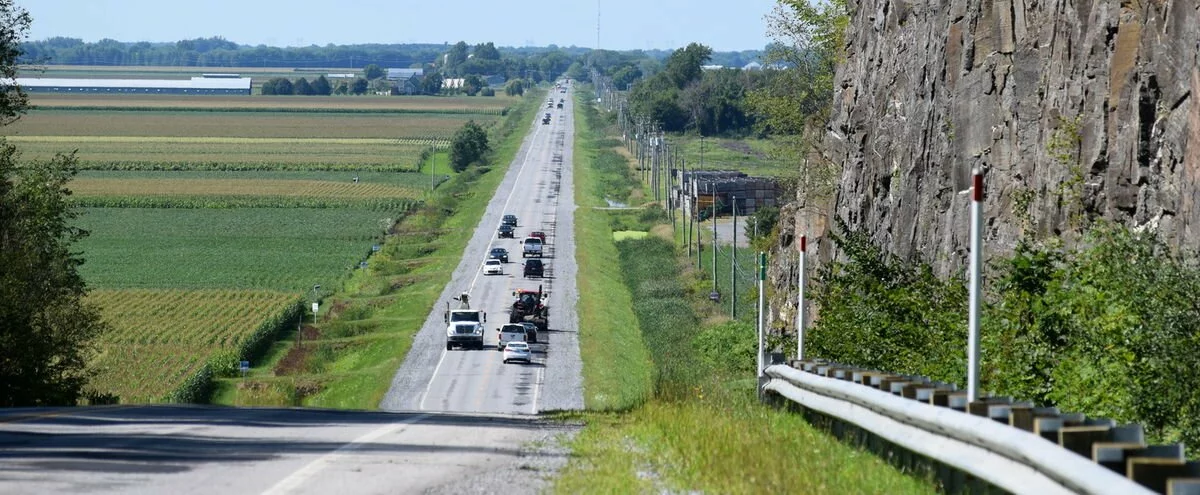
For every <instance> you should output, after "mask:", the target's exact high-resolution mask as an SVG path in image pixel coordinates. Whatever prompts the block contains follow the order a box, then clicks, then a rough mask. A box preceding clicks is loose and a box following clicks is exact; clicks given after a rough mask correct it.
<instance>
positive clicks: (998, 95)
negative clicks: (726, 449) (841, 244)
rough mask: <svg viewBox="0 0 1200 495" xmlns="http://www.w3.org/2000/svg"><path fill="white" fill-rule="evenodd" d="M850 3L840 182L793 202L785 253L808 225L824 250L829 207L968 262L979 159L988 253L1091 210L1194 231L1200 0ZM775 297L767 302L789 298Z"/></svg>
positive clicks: (1188, 240) (1198, 176)
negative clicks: (827, 193)
mask: <svg viewBox="0 0 1200 495" xmlns="http://www.w3.org/2000/svg"><path fill="white" fill-rule="evenodd" d="M850 7H851V11H852V18H851V25H850V29H849V32H848V33H847V38H846V40H847V42H846V47H845V48H846V58H845V61H844V63H843V64H842V65H841V66H840V67H839V68H838V72H837V77H836V84H837V87H836V90H837V96H836V98H835V103H834V110H833V118H832V122H831V124H830V126H829V129H828V133H827V137H826V138H825V143H826V144H827V155H826V158H827V159H828V160H830V161H831V163H833V164H834V166H836V167H838V168H839V169H840V179H839V181H838V182H839V183H838V184H837V186H838V187H837V192H836V194H835V195H834V197H832V198H829V199H828V200H826V201H825V202H824V204H820V203H814V202H811V201H810V202H809V204H804V205H801V206H794V207H793V208H790V209H788V210H786V211H788V212H790V213H789V214H790V218H792V219H794V220H795V224H794V225H795V230H794V231H793V232H785V235H784V239H782V244H783V247H782V248H781V250H780V251H781V254H783V253H791V254H790V255H789V256H786V257H778V258H777V259H780V260H781V261H782V259H783V258H787V259H789V260H790V258H792V257H793V256H794V252H795V249H796V243H794V242H791V240H792V238H793V237H792V235H800V234H803V233H806V234H807V235H808V236H809V237H810V239H812V238H816V239H817V241H818V242H817V244H816V245H817V246H818V247H819V249H820V250H821V252H820V253H819V254H818V256H819V257H820V258H822V259H826V260H827V259H829V257H830V256H831V253H830V251H831V250H830V245H829V242H828V241H827V240H825V239H824V238H823V237H824V235H825V234H827V233H828V229H829V228H830V226H831V224H832V223H833V222H832V218H833V216H834V215H836V216H839V217H841V218H843V219H845V220H846V221H847V222H848V224H849V225H850V226H852V227H860V226H861V227H865V228H866V229H868V230H869V231H870V232H872V234H873V236H874V237H875V239H877V240H878V241H880V242H881V243H882V244H883V245H885V246H887V247H888V249H890V250H891V251H892V252H894V253H896V254H898V255H901V256H905V257H915V256H919V257H921V258H922V259H924V260H926V261H928V262H930V263H932V264H934V265H935V266H936V267H937V270H938V271H939V272H940V273H942V274H947V273H953V272H956V271H959V270H962V269H963V266H964V264H965V260H966V248H967V244H968V240H969V234H970V230H969V225H968V221H969V218H970V215H969V209H968V208H969V201H970V196H969V195H967V194H965V192H966V191H967V190H968V188H969V187H970V186H969V181H970V175H971V173H972V170H974V169H981V170H983V171H984V173H985V176H986V187H985V190H986V193H987V194H986V199H985V208H986V210H985V211H986V213H985V215H986V220H985V231H986V233H985V235H986V237H985V239H986V242H987V249H988V250H989V252H990V253H1003V252H1007V251H1010V250H1011V249H1012V247H1013V246H1015V244H1016V242H1017V241H1018V239H1020V238H1021V237H1023V236H1029V237H1033V238H1039V239H1045V238H1047V237H1052V236H1055V237H1060V238H1064V239H1065V240H1066V241H1067V242H1071V241H1072V239H1074V238H1075V236H1076V234H1077V233H1078V232H1079V231H1081V230H1082V229H1084V228H1086V226H1087V224H1088V222H1090V221H1091V220H1093V219H1095V218H1099V217H1103V218H1108V219H1112V220H1114V221H1117V222H1120V223H1123V224H1126V225H1129V226H1131V227H1135V228H1149V229H1154V230H1156V231H1158V232H1159V233H1160V234H1161V235H1162V237H1163V238H1164V239H1166V240H1167V241H1168V243H1170V244H1171V245H1174V246H1177V247H1183V248H1188V249H1195V248H1198V247H1200V1H1198V0H1123V1H1117V0H1103V1H1097V0H1073V1H1067V0H972V1H968V0H929V1H916V0H851V1H850ZM785 218H787V217H785ZM785 225H787V224H785ZM785 230H786V229H785ZM788 234H791V235H788ZM790 265H791V262H790V261H789V263H786V264H780V265H779V266H777V267H775V269H774V270H773V272H774V274H775V278H774V280H775V286H776V289H777V291H776V292H777V293H778V294H780V296H783V295H785V294H786V295H789V296H790V295H791V294H793V293H794V292H793V291H791V290H788V287H789V285H790V284H789V283H788V282H791V284H794V281H795V276H794V275H788V273H790V269H791V266H790ZM791 286H792V287H794V285H791ZM777 301H778V303H779V304H776V305H773V306H775V307H776V310H775V314H776V317H777V318H778V317H780V316H784V314H786V313H789V312H790V311H792V308H791V307H790V306H789V304H788V303H786V300H777ZM793 314H794V313H793ZM784 321H786V318H785V319H784Z"/></svg>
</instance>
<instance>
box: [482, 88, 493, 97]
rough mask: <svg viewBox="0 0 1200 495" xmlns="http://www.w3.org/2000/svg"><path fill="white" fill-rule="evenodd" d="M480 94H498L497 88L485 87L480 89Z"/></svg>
mask: <svg viewBox="0 0 1200 495" xmlns="http://www.w3.org/2000/svg"><path fill="white" fill-rule="evenodd" d="M479 96H496V90H494V89H492V88H483V89H481V90H479Z"/></svg>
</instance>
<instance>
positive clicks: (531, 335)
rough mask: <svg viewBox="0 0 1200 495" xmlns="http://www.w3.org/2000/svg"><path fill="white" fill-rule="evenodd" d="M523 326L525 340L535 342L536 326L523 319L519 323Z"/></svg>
mask: <svg viewBox="0 0 1200 495" xmlns="http://www.w3.org/2000/svg"><path fill="white" fill-rule="evenodd" d="M520 325H521V326H523V327H525V342H529V343H532V344H536V343H537V341H538V327H537V325H536V324H534V323H533V322H531V321H523V322H521V323H520Z"/></svg>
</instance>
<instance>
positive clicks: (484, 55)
mask: <svg viewBox="0 0 1200 495" xmlns="http://www.w3.org/2000/svg"><path fill="white" fill-rule="evenodd" d="M471 53H472V55H474V56H475V58H477V59H479V60H500V50H497V49H496V45H495V44H493V43H492V42H491V41H489V42H487V43H480V44H478V45H475V49H474V50H472V52H471Z"/></svg>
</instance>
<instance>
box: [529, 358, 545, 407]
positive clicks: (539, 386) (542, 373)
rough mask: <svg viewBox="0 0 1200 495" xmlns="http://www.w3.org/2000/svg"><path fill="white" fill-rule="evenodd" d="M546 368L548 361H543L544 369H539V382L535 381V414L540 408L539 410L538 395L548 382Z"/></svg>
mask: <svg viewBox="0 0 1200 495" xmlns="http://www.w3.org/2000/svg"><path fill="white" fill-rule="evenodd" d="M545 366H546V361H544V360H543V361H542V367H541V368H539V369H538V376H537V380H535V383H534V386H533V403H532V405H533V414H537V413H538V408H537V401H538V395H539V392H541V391H542V383H543V382H545V381H546V367H545Z"/></svg>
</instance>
